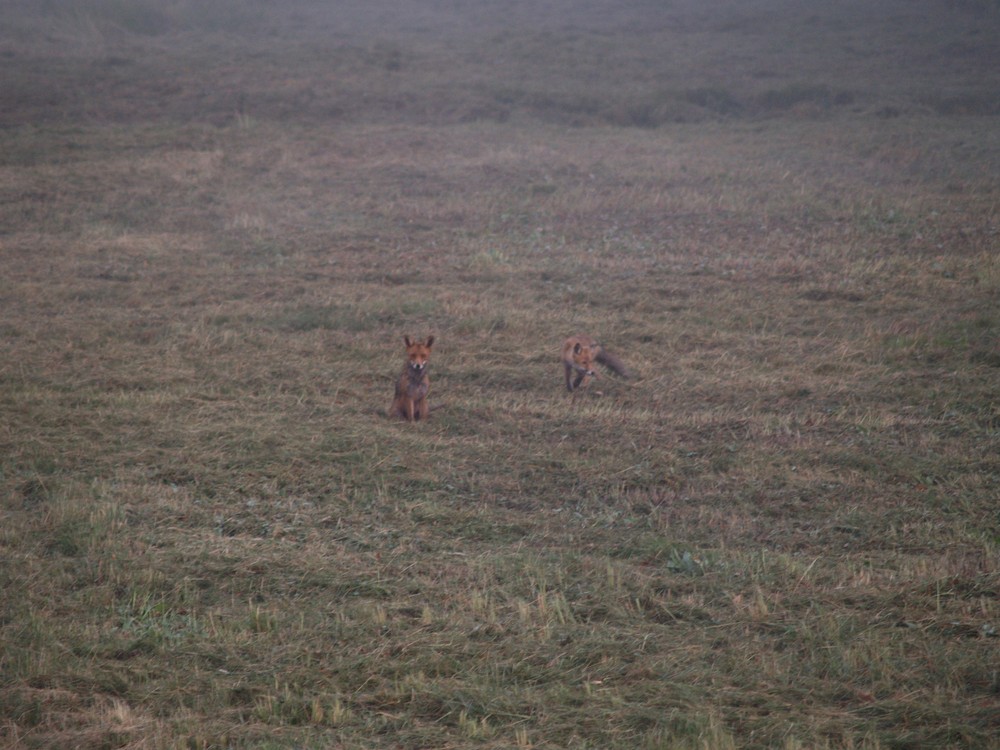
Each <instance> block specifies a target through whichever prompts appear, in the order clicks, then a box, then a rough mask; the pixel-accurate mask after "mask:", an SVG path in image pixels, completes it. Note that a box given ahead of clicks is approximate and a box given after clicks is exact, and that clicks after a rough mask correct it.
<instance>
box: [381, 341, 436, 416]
mask: <svg viewBox="0 0 1000 750" xmlns="http://www.w3.org/2000/svg"><path fill="white" fill-rule="evenodd" d="M403 343H404V344H406V365H405V366H404V367H403V372H402V373H400V376H399V380H397V381H396V396H395V398H394V399H393V401H392V406H391V407H389V416H396V417H402V418H403V419H405V420H406V421H407V422H417V421H419V420H421V419H427V415H428V414H430V407H429V406H428V404H427V394H428V393H429V392H430V389H431V380H430V378H429V377H428V376H427V361H428V359H430V356H431V347H432V346H433V345H434V337H433V336H428V337H427V340H426V341H423V342H421V341H410V337H409V336H403Z"/></svg>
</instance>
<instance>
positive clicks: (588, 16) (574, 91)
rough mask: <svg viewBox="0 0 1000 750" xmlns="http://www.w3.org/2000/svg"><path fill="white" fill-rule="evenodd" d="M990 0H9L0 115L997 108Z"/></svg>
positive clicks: (765, 113)
mask: <svg viewBox="0 0 1000 750" xmlns="http://www.w3.org/2000/svg"><path fill="white" fill-rule="evenodd" d="M998 30H1000V3H997V2H995V1H994V0H877V1H874V2H872V1H870V0H844V1H843V2H834V3H828V2H818V1H816V0H759V1H757V2H747V1H745V0H709V1H707V2H706V1H705V0H630V1H627V2H609V1H608V0H556V1H554V2H546V3H537V2H531V1H528V0H502V1H499V2H492V1H491V2H486V1H485V0H404V1H403V2H371V1H369V0H365V1H359V0H341V1H336V2H334V1H325V2H324V1H322V0H291V1H290V2H284V3H280V4H277V3H272V2H263V1H262V0H201V1H195V0H167V1H166V2H163V1H161V0H41V1H37V0H8V1H7V2H5V3H4V9H3V24H2V30H0V64H2V85H0V126H15V125H24V124H44V123H63V124H66V123H74V122H76V123H81V122H87V123H114V122H135V121H145V120H148V121H155V120H157V119H161V118H166V119H168V120H171V121H178V120H189V121H197V122H208V123H213V124H217V125H225V124H228V123H231V122H233V121H234V120H235V119H236V118H239V117H251V118H259V119H268V120H281V121H295V120H303V119H304V120H309V121H324V120H328V121H338V120H339V121H350V122H366V121H372V122H393V121H406V122H411V123H426V124H436V123H442V124H443V123H454V122H474V121H492V122H513V123H515V124H516V123H517V122H518V121H520V120H523V119H525V118H531V119H535V120H541V121H545V122H551V123H556V124H561V125H566V126H572V127H586V126H601V125H616V126H635V127H646V128H648V127H658V126H661V125H665V124H669V123H672V122H698V121H707V120H732V119H753V118H769V117H796V118H815V117H831V116H846V117H857V116H860V117H883V118H893V117H900V116H911V115H913V116H920V115H923V114H946V115H955V114H958V115H969V116H981V115H995V114H997V113H1000V64H998V63H1000V34H998V33H997V32H998Z"/></svg>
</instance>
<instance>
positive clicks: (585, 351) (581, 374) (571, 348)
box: [562, 334, 632, 398]
mask: <svg viewBox="0 0 1000 750" xmlns="http://www.w3.org/2000/svg"><path fill="white" fill-rule="evenodd" d="M562 362H563V369H564V370H565V371H566V390H567V391H569V392H570V393H573V394H574V398H575V396H576V391H577V390H578V389H580V388H586V387H587V385H589V384H590V381H591V379H593V378H596V377H597V371H596V370H594V362H600V363H601V364H602V365H604V366H605V367H607V368H608V369H610V370H611V371H612V372H615V373H617V374H618V375H621V376H622V377H623V378H626V379H628V378H631V377H632V373H631V372H630V371H629V369H628V368H627V367H626V366H625V363H624V362H622V361H621V360H620V359H618V357H616V356H615V355H614V354H612V353H611V352H609V351H608V350H607V349H605V348H604V347H603V346H601V345H600V344H599V343H597V340H596V339H594V338H591V337H590V336H586V335H583V334H578V335H576V336H570V337H569V338H568V339H566V341H565V342H564V343H563V348H562Z"/></svg>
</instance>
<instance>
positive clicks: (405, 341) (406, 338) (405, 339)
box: [403, 336, 413, 346]
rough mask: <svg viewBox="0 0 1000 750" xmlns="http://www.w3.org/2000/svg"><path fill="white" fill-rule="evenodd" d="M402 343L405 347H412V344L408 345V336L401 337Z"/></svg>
mask: <svg viewBox="0 0 1000 750" xmlns="http://www.w3.org/2000/svg"><path fill="white" fill-rule="evenodd" d="M403 343H404V344H406V345H407V346H413V344H411V343H410V337H409V336H403Z"/></svg>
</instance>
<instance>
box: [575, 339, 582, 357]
mask: <svg viewBox="0 0 1000 750" xmlns="http://www.w3.org/2000/svg"><path fill="white" fill-rule="evenodd" d="M581 349H583V347H582V346H580V342H579V341H577V342H576V345H575V346H574V347H573V354H579V353H580V350H581Z"/></svg>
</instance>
